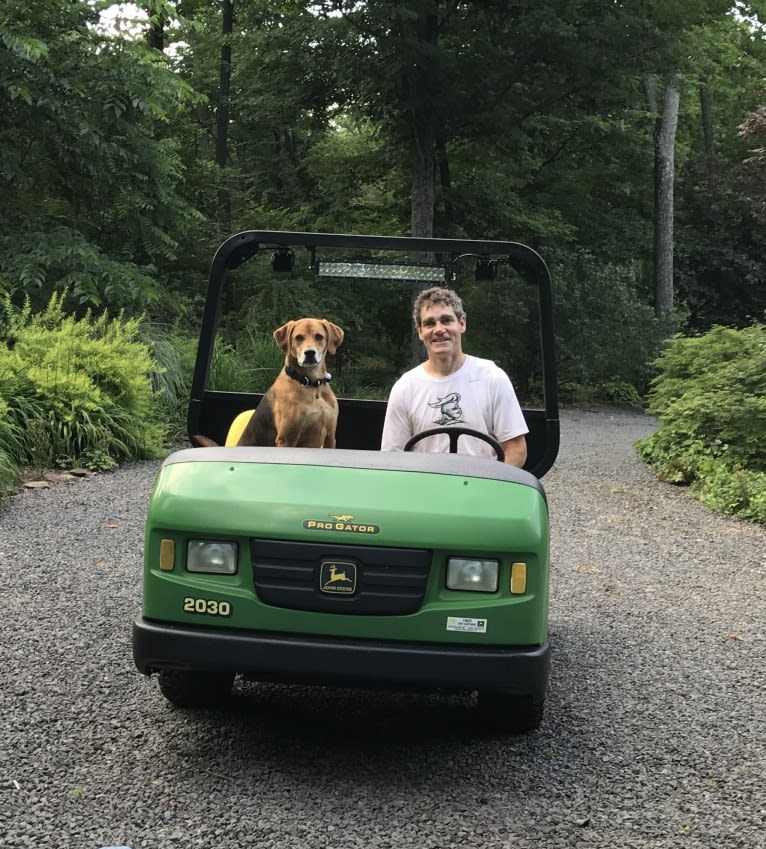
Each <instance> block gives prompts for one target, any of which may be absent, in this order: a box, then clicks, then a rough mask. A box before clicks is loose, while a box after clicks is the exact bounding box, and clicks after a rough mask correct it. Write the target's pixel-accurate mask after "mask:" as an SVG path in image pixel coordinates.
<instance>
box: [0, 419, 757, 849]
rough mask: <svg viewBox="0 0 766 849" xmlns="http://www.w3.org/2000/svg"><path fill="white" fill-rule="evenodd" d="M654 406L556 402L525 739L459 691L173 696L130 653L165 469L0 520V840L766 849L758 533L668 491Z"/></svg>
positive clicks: (30, 505) (25, 507)
mask: <svg viewBox="0 0 766 849" xmlns="http://www.w3.org/2000/svg"><path fill="white" fill-rule="evenodd" d="M651 429H652V422H651V421H650V420H649V419H647V418H645V417H644V416H642V415H640V414H638V413H632V412H627V413H626V412H621V411H606V412H604V411H600V412H571V411H569V412H565V413H563V414H562V449H561V453H560V456H559V460H558V463H557V465H556V466H555V468H554V469H553V470H552V471H551V472H550V473H549V474H548V476H547V477H546V478H545V486H546V490H547V492H548V497H549V501H550V509H551V519H552V526H553V541H552V545H553V579H552V621H551V630H552V645H553V675H552V680H551V688H550V691H549V696H548V702H547V709H546V717H545V720H544V722H543V725H542V727H541V729H540V731H539V732H538V733H537V734H535V735H532V736H528V737H521V738H510V739H492V738H487V737H486V736H484V735H482V734H481V733H479V732H478V730H477V729H475V728H474V726H473V721H474V713H473V711H472V710H471V707H472V705H471V704H470V702H469V700H468V699H464V698H460V697H456V696H453V697H446V696H441V697H439V696H419V695H404V696H403V695H398V694H380V693H364V692H362V693H354V692H348V691H339V690H324V689H320V688H309V687H300V688H299V687H279V686H260V687H257V686H251V687H248V688H246V689H242V690H241V691H240V692H239V694H238V696H237V698H236V699H235V704H234V706H233V707H232V708H231V709H228V710H226V711H225V712H222V713H209V712H206V711H197V712H182V711H179V710H175V709H173V708H171V707H170V706H169V705H168V704H167V703H166V702H165V700H164V699H163V698H162V697H161V695H160V694H159V691H158V688H157V684H156V681H155V680H153V679H145V678H144V677H142V676H141V675H139V674H138V673H137V672H136V671H135V668H134V667H133V662H132V657H131V648H130V633H131V623H132V620H133V617H134V616H135V614H136V613H137V612H138V610H139V608H140V596H141V586H140V582H141V556H142V533H143V521H144V514H145V509H146V504H147V499H148V495H149V491H150V488H151V485H152V482H153V478H154V475H155V473H156V470H157V468H158V465H159V464H158V463H144V464H140V465H137V466H133V467H130V468H125V469H122V470H120V471H118V472H116V473H112V474H104V475H97V476H94V477H92V478H89V479H86V480H83V481H78V482H76V483H71V484H58V485H56V486H53V487H52V488H51V489H49V490H40V491H33V492H27V493H25V494H23V495H22V496H20V497H18V498H17V499H15V500H14V502H13V503H12V504H11V506H10V507H8V508H5V509H4V510H2V511H1V512H0V570H1V571H2V579H3V581H2V585H3V592H2V596H0V598H2V613H1V614H0V633H2V641H1V642H0V646H1V650H2V665H1V667H0V669H1V670H2V671H1V672H0V674H1V675H2V687H1V688H0V706H1V707H2V713H1V714H0V716H1V717H2V733H1V734H0V846H2V847H14V849H20V848H21V847H35V848H36V849H48V848H49V847H50V849H70V847H71V849H96V848H97V847H102V846H107V845H109V846H114V845H122V844H124V845H127V846H130V847H132V849H169V847H178V849H196V847H205V849H235V847H236V849H245V847H274V849H277V847H278V848H279V849H288V847H289V849H294V847H310V849H314V847H316V849H319V847H333V849H346V847H360V849H377V847H380V849H383V848H384V847H397V849H400V847H412V849H415V847H418V849H420V848H421V847H423V849H426V847H427V848H428V849H449V847H456V846H470V847H489V849H500V847H503V848H504V849H506V848H507V849H524V847H545V849H556V847H562V849H563V847H566V849H577V847H594V849H595V847H598V849H630V847H647V849H649V847H651V849H662V847H688V848H689V849H692V847H706V849H707V847H709V849H733V847H743V849H757V847H766V689H765V687H764V670H765V669H766V651H765V649H764V645H765V636H766V625H765V624H764V620H765V619H766V604H765V602H766V580H765V577H766V563H765V557H766V529H765V528H763V527H759V526H755V525H750V524H746V523H743V522H739V521H736V520H734V519H730V518H726V517H722V516H718V515H715V514H713V513H710V512H708V511H706V510H705V509H703V508H702V507H701V506H700V505H699V504H698V503H697V502H695V501H693V500H692V499H690V498H689V496H688V494H687V493H686V492H685V491H683V490H681V489H676V488H673V487H670V486H668V485H664V484H660V483H658V482H656V481H655V480H654V478H653V477H652V475H651V474H650V473H649V471H647V470H646V469H645V468H644V467H643V466H642V465H641V463H640V462H639V461H638V460H637V459H636V457H635V455H634V453H633V450H632V447H631V445H632V443H633V441H634V440H635V439H637V438H638V437H640V436H642V435H645V434H647V433H649V432H650V431H651Z"/></svg>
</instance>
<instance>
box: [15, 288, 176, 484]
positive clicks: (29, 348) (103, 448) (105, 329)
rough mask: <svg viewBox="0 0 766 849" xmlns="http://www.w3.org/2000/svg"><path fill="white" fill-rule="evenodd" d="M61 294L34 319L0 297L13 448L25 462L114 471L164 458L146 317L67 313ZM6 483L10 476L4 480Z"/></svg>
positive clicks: (17, 461) (27, 310)
mask: <svg viewBox="0 0 766 849" xmlns="http://www.w3.org/2000/svg"><path fill="white" fill-rule="evenodd" d="M64 297H65V295H64V294H60V295H53V296H52V297H51V299H50V301H49V303H48V305H47V307H46V308H45V309H44V310H43V311H42V312H40V313H38V314H35V315H33V314H32V310H31V307H30V305H29V302H28V301H27V304H26V306H25V307H24V308H23V309H22V310H21V311H18V312H16V311H14V309H13V307H12V305H11V301H10V298H9V297H7V296H6V297H5V299H3V300H0V338H2V337H4V341H5V345H0V383H2V386H3V398H4V399H5V403H4V405H3V408H2V409H0V423H2V424H1V425H0V426H2V428H3V430H4V433H5V434H7V433H10V434H11V435H13V434H16V439H15V440H10V441H8V440H7V439H3V440H2V442H3V445H4V446H9V445H10V446H11V448H10V450H8V448H6V450H5V454H6V456H7V457H9V458H10V461H11V462H12V463H13V464H17V465H40V466H44V465H49V464H56V465H74V464H77V465H82V466H85V467H88V468H92V469H107V468H112V467H114V466H116V465H117V464H118V463H120V462H123V461H130V460H137V459H142V458H146V457H155V456H159V455H160V454H161V452H162V448H163V437H164V429H163V427H162V425H161V424H160V422H159V421H158V419H157V411H156V410H157V408H156V404H155V394H154V392H153V389H152V383H151V380H150V374H151V373H152V372H153V371H155V372H156V366H155V364H154V363H153V361H152V358H151V356H150V353H149V350H148V348H147V346H146V345H144V344H143V343H141V342H140V341H138V338H137V336H138V328H139V322H138V320H137V319H133V320H125V319H122V318H114V319H109V318H107V316H106V314H104V315H102V316H100V317H94V316H93V315H92V314H90V313H87V314H86V315H85V316H84V317H83V318H81V319H76V318H74V317H73V316H68V315H66V314H65V312H64V310H63V307H62V302H63V300H64ZM4 479H5V483H6V487H7V484H8V480H7V476H6V477H5V478H4Z"/></svg>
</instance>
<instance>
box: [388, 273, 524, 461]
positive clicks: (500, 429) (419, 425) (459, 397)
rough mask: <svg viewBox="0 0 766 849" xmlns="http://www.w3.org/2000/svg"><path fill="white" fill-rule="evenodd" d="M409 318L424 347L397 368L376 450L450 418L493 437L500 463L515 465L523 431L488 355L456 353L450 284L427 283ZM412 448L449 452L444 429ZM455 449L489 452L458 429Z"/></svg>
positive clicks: (461, 322) (458, 333)
mask: <svg viewBox="0 0 766 849" xmlns="http://www.w3.org/2000/svg"><path fill="white" fill-rule="evenodd" d="M413 318H414V321H415V327H416V329H417V332H418V338H419V339H420V341H421V342H422V343H423V345H424V346H425V349H426V354H427V357H428V358H427V359H426V360H425V362H423V363H421V364H420V365H418V366H416V367H415V368H413V369H410V370H409V371H407V372H405V373H404V374H403V375H402V376H401V377H400V378H399V379H398V380H397V381H396V383H395V384H394V386H393V387H392V389H391V394H390V395H389V398H388V407H387V409H386V418H385V423H384V425H383V438H382V443H381V448H382V450H383V451H401V450H403V449H404V446H405V444H406V443H407V441H408V440H409V439H410V437H412V436H414V435H415V434H417V433H420V432H421V431H424V430H429V429H431V428H434V427H439V426H441V427H445V426H446V427H449V426H451V425H458V426H460V427H465V428H470V429H472V430H477V431H480V432H482V433H486V434H488V435H489V436H491V437H493V438H494V439H495V440H496V441H497V442H499V443H500V445H501V446H502V448H503V451H504V453H505V462H506V463H510V464H511V465H514V466H519V467H521V466H523V465H524V463H525V462H526V459H527V441H526V436H525V434H527V433H528V432H529V429H528V428H527V424H526V422H525V420H524V415H523V413H522V411H521V406H520V405H519V402H518V399H517V397H516V392H515V391H514V388H513V385H512V383H511V380H510V378H509V377H508V375H507V374H506V373H505V372H504V371H503V370H502V369H501V368H500V367H499V366H497V365H495V363H494V362H492V361H491V360H485V359H481V358H479V357H474V356H471V355H470V354H466V353H464V352H463V334H464V333H465V331H466V315H465V311H464V309H463V302H462V300H461V299H460V297H459V296H458V294H457V293H456V292H454V291H453V290H452V289H445V288H441V287H433V288H431V289H426V290H425V291H423V292H421V293H420V294H419V295H418V297H417V299H416V300H415V305H414V309H413ZM413 450H415V451H433V452H447V451H449V439H448V437H447V436H446V435H436V436H431V437H428V438H425V439H423V440H421V441H420V442H418V443H417V444H416V445H415V446H414V448H413ZM458 452H459V453H461V454H472V455H476V456H487V457H491V456H495V455H494V452H493V451H492V448H491V447H490V446H489V445H488V444H487V443H485V442H483V441H482V440H479V439H476V438H473V437H470V436H464V437H463V438H461V439H460V441H459V442H458Z"/></svg>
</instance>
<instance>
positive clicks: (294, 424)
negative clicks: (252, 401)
mask: <svg viewBox="0 0 766 849" xmlns="http://www.w3.org/2000/svg"><path fill="white" fill-rule="evenodd" d="M343 336H344V333H343V330H342V329H341V328H340V327H338V325H337V324H333V323H332V322H331V321H327V319H324V318H299V319H298V320H297V321H288V322H287V324H283V325H282V326H281V327H278V328H277V329H276V330H275V331H274V341H275V342H276V343H277V345H279V347H280V348H281V349H282V350H283V351H284V352H285V367H284V369H282V371H281V372H280V373H279V376H278V377H277V379H276V380H275V381H274V383H273V384H272V385H271V387H270V388H269V390H268V392H266V394H265V395H264V396H263V398H262V399H261V402H260V404H258V407H257V408H256V410H255V412H254V413H253V415H252V416H251V418H250V421H249V422H248V423H247V426H246V427H245V429H244V431H243V432H242V436H241V437H240V438H239V441H238V442H237V445H276V446H278V447H280V448H282V447H286V446H292V447H297V448H335V427H336V424H337V421H338V401H337V399H336V398H335V394H334V392H333V391H332V389H330V386H329V382H330V380H331V375H330V374H329V373H328V372H327V370H326V369H325V365H324V360H325V356H326V355H327V354H334V353H335V352H336V350H337V349H338V346H339V345H340V343H341V342H342V341H343ZM193 439H194V441H195V442H197V443H198V444H199V445H205V446H211V445H215V443H214V442H213V441H212V440H210V439H208V438H207V437H204V436H195V437H193Z"/></svg>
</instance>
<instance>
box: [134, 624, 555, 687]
mask: <svg viewBox="0 0 766 849" xmlns="http://www.w3.org/2000/svg"><path fill="white" fill-rule="evenodd" d="M133 659H134V661H135V663H136V667H137V668H138V670H139V671H140V672H143V673H145V674H148V673H151V672H157V671H159V670H162V669H200V670H202V669H206V670H229V671H232V672H238V673H241V674H244V675H248V676H250V677H252V678H255V679H256V680H261V681H282V682H285V683H316V684H334V685H338V686H378V687H421V688H425V689H430V688H433V689H436V688H444V689H454V690H487V691H502V692H511V693H520V694H524V695H528V696H531V697H532V699H533V700H534V701H536V702H542V700H543V699H544V697H545V689H546V685H547V682H548V675H549V670H550V646H549V644H548V642H547V641H546V642H545V643H543V645H541V646H510V647H507V648H497V647H491V648H479V647H467V646H456V645H436V644H433V643H429V644H421V643H404V642H402V643H399V642H396V643H394V642H375V641H371V640H355V639H350V638H344V639H330V638H327V637H306V636H295V635H284V634H274V633H258V632H252V631H233V630H225V629H208V628H190V627H188V626H186V625H176V624H171V623H167V622H156V621H153V620H150V619H144V618H143V617H142V616H139V617H138V618H137V619H136V621H135V622H134V624H133Z"/></svg>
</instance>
